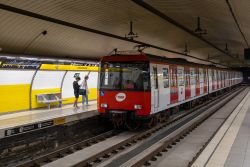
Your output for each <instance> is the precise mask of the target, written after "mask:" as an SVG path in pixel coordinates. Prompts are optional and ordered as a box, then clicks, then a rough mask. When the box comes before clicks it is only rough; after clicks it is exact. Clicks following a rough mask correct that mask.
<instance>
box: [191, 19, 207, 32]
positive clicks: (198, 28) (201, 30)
mask: <svg viewBox="0 0 250 167" xmlns="http://www.w3.org/2000/svg"><path fill="white" fill-rule="evenodd" d="M194 32H195V33H196V34H198V35H199V36H201V35H205V34H207V30H206V29H202V28H201V22H200V17H197V28H196V29H195V30H194Z"/></svg>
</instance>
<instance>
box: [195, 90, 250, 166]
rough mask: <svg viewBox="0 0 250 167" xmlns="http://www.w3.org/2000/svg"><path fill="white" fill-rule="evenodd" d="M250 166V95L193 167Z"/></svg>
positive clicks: (249, 94)
mask: <svg viewBox="0 0 250 167" xmlns="http://www.w3.org/2000/svg"><path fill="white" fill-rule="evenodd" d="M203 166H206V167H223V166H224V167H249V166H250V93H248V94H247V96H246V97H245V98H244V99H243V101H242V102H241V103H240V104H239V105H238V107H237V108H236V109H235V110H234V112H233V113H232V114H231V115H230V117H229V118H228V119H227V120H226V122H225V123H224V124H223V126H222V127H221V128H220V129H219V131H218V132H217V133H216V135H215V136H214V138H213V139H212V140H211V141H210V143H209V144H208V145H207V147H206V148H205V149H204V150H203V152H202V153H201V154H200V156H199V157H198V158H197V160H196V161H195V162H194V164H193V165H192V167H203Z"/></svg>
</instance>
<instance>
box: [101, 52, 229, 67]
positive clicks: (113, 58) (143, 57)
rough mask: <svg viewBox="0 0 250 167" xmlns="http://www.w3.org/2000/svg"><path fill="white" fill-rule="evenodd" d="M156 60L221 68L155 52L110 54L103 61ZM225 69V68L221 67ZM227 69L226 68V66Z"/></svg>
mask: <svg viewBox="0 0 250 167" xmlns="http://www.w3.org/2000/svg"><path fill="white" fill-rule="evenodd" d="M118 60H119V61H124V62H125V61H154V62H165V63H171V64H179V65H193V66H200V67H210V68H219V67H216V66H215V65H205V64H199V63H194V62H190V61H187V60H186V59H183V58H167V57H163V56H156V55H153V54H147V53H141V54H114V55H109V56H104V57H103V58H102V61H118ZM221 69H223V68H221ZM224 69H225V68H224Z"/></svg>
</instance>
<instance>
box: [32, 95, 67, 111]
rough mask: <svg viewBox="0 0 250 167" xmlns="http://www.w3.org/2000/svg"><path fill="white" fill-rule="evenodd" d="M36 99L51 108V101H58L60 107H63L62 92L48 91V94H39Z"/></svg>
mask: <svg viewBox="0 0 250 167" xmlns="http://www.w3.org/2000/svg"><path fill="white" fill-rule="evenodd" d="M36 99H37V102H38V103H43V104H47V105H48V109H50V106H51V103H54V102H58V107H62V101H63V100H62V99H61V94H60V93H46V94H38V95H36Z"/></svg>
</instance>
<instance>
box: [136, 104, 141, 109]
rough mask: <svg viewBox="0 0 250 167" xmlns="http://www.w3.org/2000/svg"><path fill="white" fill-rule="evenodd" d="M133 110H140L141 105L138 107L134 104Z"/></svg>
mask: <svg viewBox="0 0 250 167" xmlns="http://www.w3.org/2000/svg"><path fill="white" fill-rule="evenodd" d="M134 108H135V109H137V110H140V109H142V106H141V105H138V104H135V105H134Z"/></svg>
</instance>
